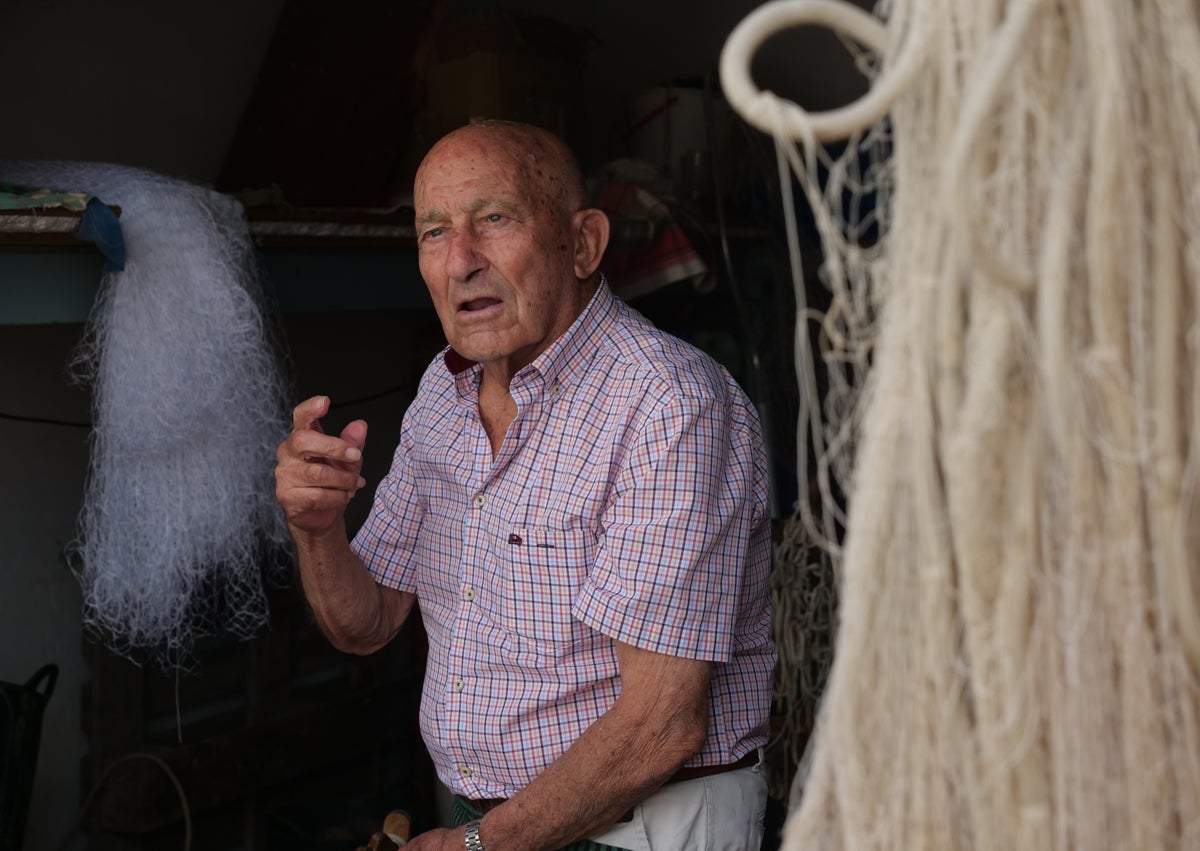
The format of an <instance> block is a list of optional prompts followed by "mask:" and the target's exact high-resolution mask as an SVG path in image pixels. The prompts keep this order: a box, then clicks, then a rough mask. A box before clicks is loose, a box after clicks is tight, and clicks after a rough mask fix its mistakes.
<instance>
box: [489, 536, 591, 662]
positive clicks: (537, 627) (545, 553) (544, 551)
mask: <svg viewBox="0 0 1200 851" xmlns="http://www.w3.org/2000/svg"><path fill="white" fill-rule="evenodd" d="M502 534H503V535H504V537H503V539H502V540H501V542H500V545H499V547H498V549H499V551H500V553H501V558H500V562H501V569H502V571H503V583H502V586H503V589H504V592H503V595H502V598H503V605H502V606H501V613H500V614H501V620H502V626H503V627H504V629H505V630H506V631H507V632H508V633H509V634H510V635H511V637H512V647H511V648H510V649H511V651H512V653H513V654H514V657H515V658H514V661H517V662H519V663H520V664H525V665H545V664H548V663H552V662H554V661H555V660H557V659H560V658H561V657H562V656H563V655H565V654H566V653H567V651H568V650H569V648H570V647H571V646H572V644H573V643H574V642H576V641H577V640H578V639H579V637H580V635H581V632H582V630H583V625H582V624H581V623H579V621H577V620H576V619H575V618H574V617H573V616H572V614H571V607H572V606H573V605H574V603H575V600H576V598H578V596H579V593H580V590H581V589H582V588H583V583H584V582H585V581H586V579H587V576H588V572H589V571H590V569H591V565H592V562H593V560H594V558H595V553H596V541H595V537H594V536H593V535H592V534H591V533H590V532H588V531H587V530H584V529H552V528H529V529H516V530H512V531H509V532H507V533H502Z"/></svg>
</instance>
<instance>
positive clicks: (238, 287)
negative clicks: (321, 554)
mask: <svg viewBox="0 0 1200 851" xmlns="http://www.w3.org/2000/svg"><path fill="white" fill-rule="evenodd" d="M0 179H2V180H4V181H6V182H10V183H16V184H18V185H23V186H29V187H52V188H56V189H61V190H64V191H82V192H87V193H89V194H91V195H94V196H96V197H98V198H100V199H101V200H102V201H104V202H105V203H107V204H115V205H119V206H120V207H121V217H120V223H121V231H122V234H123V237H124V241H125V247H126V252H127V253H126V263H125V269H124V271H119V272H110V273H107V274H105V276H104V278H103V280H102V281H101V285H100V289H99V292H98V295H97V298H96V302H95V306H94V308H93V310H92V314H91V316H90V318H89V322H88V325H87V330H86V334H85V338H84V339H83V341H82V342H81V344H80V346H79V349H78V352H77V359H76V364H75V365H76V366H77V367H78V368H79V369H80V371H81V374H82V377H83V378H84V379H85V380H86V381H87V382H88V383H90V385H91V390H92V420H93V422H92V426H93V429H92V434H91V461H90V471H89V476H88V481H87V486H86V492H85V494H84V499H83V505H82V508H81V511H80V515H79V524H78V537H77V541H76V542H75V544H74V548H73V552H72V554H71V555H72V562H73V564H74V565H75V567H76V570H77V572H78V576H79V580H80V583H81V586H82V591H83V604H84V612H83V615H84V624H85V627H86V628H87V629H89V630H90V631H92V632H93V633H94V634H95V635H97V636H98V637H99V638H101V639H102V640H104V641H105V642H107V643H108V644H109V645H110V646H111V647H112V648H113V649H114V650H116V651H117V652H120V653H123V654H127V655H130V656H133V657H135V658H139V659H142V658H152V659H156V660H157V661H159V662H163V663H166V664H168V665H181V664H186V663H187V662H188V660H189V657H190V653H191V650H192V648H193V646H194V643H195V641H196V639H197V638H199V637H201V636H204V635H208V634H212V633H217V632H220V633H231V634H233V635H235V636H238V637H248V636H250V635H252V634H253V633H254V632H255V630H257V629H258V628H259V627H260V626H261V625H262V624H263V623H264V622H265V621H266V619H267V614H268V612H267V606H266V594H265V587H264V581H263V580H264V576H265V575H266V576H267V577H268V578H269V575H270V573H271V571H272V569H277V568H273V567H272V566H273V565H277V566H281V565H282V563H283V560H282V559H278V558H273V556H277V555H278V553H280V552H282V551H283V550H284V549H285V548H286V547H287V546H288V543H287V541H288V537H287V530H286V525H285V523H284V521H283V517H282V513H281V511H280V510H279V508H278V505H277V504H276V503H275V500H274V486H273V481H272V469H273V466H274V452H275V447H276V445H277V444H278V442H279V441H280V440H281V439H282V438H283V436H285V435H286V434H287V430H288V415H287V407H286V402H285V392H284V383H283V379H282V372H281V365H280V363H279V361H278V358H277V354H278V351H277V349H276V347H275V346H274V345H273V340H272V335H271V333H270V331H269V326H268V324H267V321H266V313H265V311H264V306H263V303H262V292H261V290H260V287H259V283H258V278H257V274H256V268H255V259H254V253H253V250H252V245H251V243H250V239H249V234H248V230H247V228H246V225H245V221H244V215H243V211H242V209H241V207H240V205H238V204H237V203H236V202H235V201H234V200H232V199H230V198H228V197H226V196H223V195H220V194H218V193H216V192H213V191H210V190H208V189H205V188H202V187H199V186H195V185H192V184H190V183H186V182H183V181H179V180H175V179H171V178H168V177H164V176H161V175H157V174H152V173H149V172H146V171H142V170H139V169H134V168H129V167H125V166H116V165H102V164H92V163H69V162H8V163H0Z"/></svg>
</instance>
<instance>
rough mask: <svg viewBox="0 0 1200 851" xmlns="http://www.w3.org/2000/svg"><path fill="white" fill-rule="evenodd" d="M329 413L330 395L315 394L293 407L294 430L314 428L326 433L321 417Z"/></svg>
mask: <svg viewBox="0 0 1200 851" xmlns="http://www.w3.org/2000/svg"><path fill="white" fill-rule="evenodd" d="M327 413H329V397H328V396H313V397H312V398H311V399H305V400H304V401H303V402H301V403H300V404H299V405H297V406H296V407H295V408H293V409H292V431H301V430H303V429H312V430H313V431H319V432H321V433H322V434H324V433H325V430H324V429H323V428H321V417H323V416H325V415H326V414H327Z"/></svg>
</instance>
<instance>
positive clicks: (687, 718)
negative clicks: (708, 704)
mask: <svg viewBox="0 0 1200 851" xmlns="http://www.w3.org/2000/svg"><path fill="white" fill-rule="evenodd" d="M663 733H664V735H663V737H662V738H661V739H660V753H662V754H663V755H664V757H665V758H664V760H663V765H662V769H663V770H664V771H665V772H666V774H667V776H670V775H671V774H674V773H675V772H676V771H678V770H679V769H680V768H682V767H683V766H684V765H685V764H686V763H687V761H688V760H690V759H691V758H692V757H694V756H695V755H696V754H698V753H700V751H701V750H702V749H703V748H704V743H705V742H706V741H707V740H708V714H707V712H704V713H693V712H688V713H685V714H682V715H679V716H677V717H676V718H675V719H673V721H672V723H671V724H669V725H668V726H667V727H666V728H665V729H664V730H663Z"/></svg>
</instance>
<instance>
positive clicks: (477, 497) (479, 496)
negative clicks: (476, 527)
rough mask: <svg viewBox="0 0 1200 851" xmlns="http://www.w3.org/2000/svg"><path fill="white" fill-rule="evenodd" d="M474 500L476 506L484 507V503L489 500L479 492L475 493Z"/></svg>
mask: <svg viewBox="0 0 1200 851" xmlns="http://www.w3.org/2000/svg"><path fill="white" fill-rule="evenodd" d="M473 502H474V503H475V507H476V508H483V504H484V503H485V502H487V498H486V497H484V495H483V494H481V493H477V494H475V499H474V500H473Z"/></svg>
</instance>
